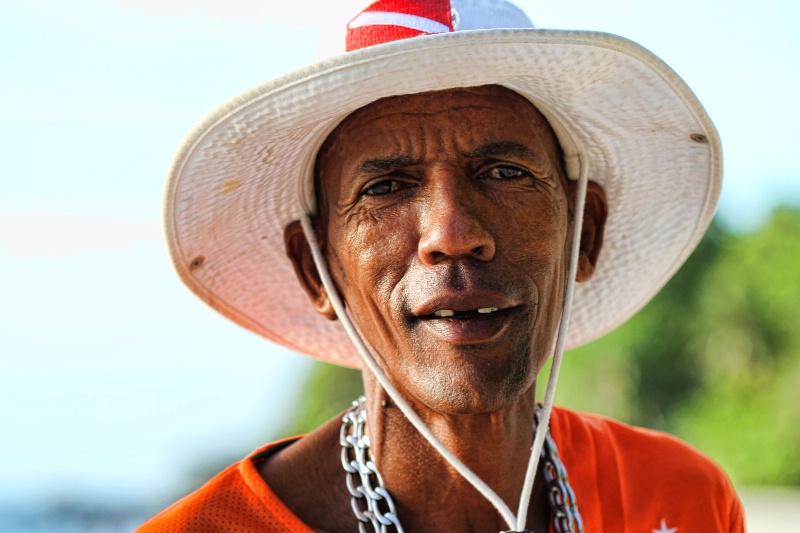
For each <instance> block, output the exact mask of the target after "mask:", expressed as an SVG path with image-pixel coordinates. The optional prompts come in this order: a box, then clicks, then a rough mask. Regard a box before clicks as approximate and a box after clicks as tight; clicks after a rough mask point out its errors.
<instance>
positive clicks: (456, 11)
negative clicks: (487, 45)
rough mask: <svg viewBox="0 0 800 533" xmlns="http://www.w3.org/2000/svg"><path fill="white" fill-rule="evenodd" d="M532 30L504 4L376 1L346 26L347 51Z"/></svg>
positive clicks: (487, 0)
mask: <svg viewBox="0 0 800 533" xmlns="http://www.w3.org/2000/svg"><path fill="white" fill-rule="evenodd" d="M496 28H533V24H532V23H531V21H530V19H528V17H527V16H526V15H525V13H523V12H522V10H521V9H519V8H518V7H516V6H515V5H513V4H511V3H509V2H506V1H505V0H422V1H409V0H379V1H378V2H374V3H372V4H370V5H369V6H367V8H366V9H364V10H363V11H362V12H361V13H359V14H358V15H356V16H355V17H354V18H353V19H352V20H351V21H350V22H349V23H348V24H347V38H346V48H347V51H348V52H349V51H351V50H358V49H359V48H366V47H368V46H374V45H376V44H382V43H388V42H391V41H398V40H400V39H410V38H411V37H419V36H421V35H432V34H436V33H448V32H453V31H464V30H479V29H496Z"/></svg>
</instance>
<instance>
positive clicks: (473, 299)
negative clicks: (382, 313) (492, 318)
mask: <svg viewBox="0 0 800 533" xmlns="http://www.w3.org/2000/svg"><path fill="white" fill-rule="evenodd" d="M516 305H518V304H517V302H515V301H513V300H512V299H511V298H509V297H508V296H506V295H504V294H501V293H498V292H495V291H492V290H483V289H468V290H452V289H447V290H443V291H440V292H438V293H437V294H436V295H435V296H433V297H431V298H429V299H427V300H425V301H424V302H422V303H421V304H419V305H417V306H415V307H414V308H413V309H412V311H411V313H412V314H413V315H414V316H415V317H417V318H421V317H424V316H428V315H433V313H435V312H436V311H439V310H440V309H450V310H452V311H474V310H476V309H483V308H487V307H496V308H498V309H507V308H509V307H515V306H516Z"/></svg>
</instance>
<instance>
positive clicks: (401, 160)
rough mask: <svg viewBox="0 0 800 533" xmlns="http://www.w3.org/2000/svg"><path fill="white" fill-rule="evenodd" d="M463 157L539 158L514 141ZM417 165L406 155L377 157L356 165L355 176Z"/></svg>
mask: <svg viewBox="0 0 800 533" xmlns="http://www.w3.org/2000/svg"><path fill="white" fill-rule="evenodd" d="M463 155H464V156H466V157H470V158H481V157H510V158H514V159H526V160H528V161H538V160H539V157H538V156H537V154H536V152H534V151H533V150H531V149H530V148H528V147H527V146H525V145H524V144H521V143H518V142H514V141H498V142H491V143H486V144H484V145H482V146H479V147H478V148H476V149H475V150H472V151H470V152H465V153H463ZM415 163H417V161H416V160H415V159H414V158H413V157H410V156H407V155H392V156H388V157H378V158H374V159H365V160H364V161H362V162H361V163H359V164H358V167H357V168H356V174H377V173H385V172H391V171H392V170H397V169H401V168H405V167H408V166H411V165H413V164H415Z"/></svg>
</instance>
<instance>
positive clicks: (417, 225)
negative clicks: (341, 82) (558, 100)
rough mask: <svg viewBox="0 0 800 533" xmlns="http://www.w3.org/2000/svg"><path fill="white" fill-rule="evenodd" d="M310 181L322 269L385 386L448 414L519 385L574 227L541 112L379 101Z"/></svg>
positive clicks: (556, 289)
mask: <svg viewBox="0 0 800 533" xmlns="http://www.w3.org/2000/svg"><path fill="white" fill-rule="evenodd" d="M318 180H319V181H318V187H319V189H320V190H319V191H318V194H319V197H320V198H321V214H320V220H319V229H320V231H321V233H322V241H323V242H322V246H323V249H324V251H325V255H326V257H327V260H328V264H329V268H330V271H331V275H332V276H333V278H334V280H335V282H336V284H337V286H338V287H339V290H340V292H341V295H342V297H343V299H344V300H345V302H346V303H347V306H348V307H349V309H350V311H351V312H352V314H353V316H354V319H355V322H356V324H357V325H358V327H359V329H360V330H361V333H362V335H363V337H364V338H365V339H366V341H367V342H368V344H369V345H371V346H372V348H373V349H374V352H375V356H376V358H377V360H378V362H379V364H380V365H381V366H382V367H383V368H384V370H385V371H386V373H387V374H388V375H389V376H390V378H391V379H392V380H393V382H394V383H395V384H396V385H397V386H398V388H400V389H401V390H404V391H405V393H406V395H410V396H411V398H413V399H415V400H416V401H419V402H422V403H423V404H425V405H427V406H428V407H430V408H432V409H435V410H437V411H440V412H446V413H454V414H466V413H476V412H488V411H493V410H496V409H498V408H500V407H503V406H504V405H508V404H509V403H510V402H512V401H514V400H515V399H516V398H518V397H519V395H520V394H522V393H524V392H526V391H528V390H529V388H530V387H531V386H532V384H533V382H534V380H535V377H536V374H537V373H538V371H539V369H540V367H541V366H542V364H543V363H544V362H545V360H546V359H547V357H548V356H549V354H550V353H551V349H552V345H553V339H554V335H555V331H556V327H557V322H558V319H559V317H560V313H561V308H562V303H563V297H564V286H565V277H566V269H567V266H566V265H567V263H568V248H569V246H568V243H569V240H570V239H569V237H570V236H571V221H572V217H571V211H570V209H571V207H570V206H571V200H570V199H571V197H572V195H571V193H570V189H569V188H568V185H567V183H566V180H565V178H564V176H563V175H562V171H561V165H560V159H559V154H558V149H557V142H556V139H555V136H554V135H553V133H552V130H551V128H550V126H549V124H548V123H547V122H546V121H545V119H544V118H543V117H542V116H541V114H540V113H539V112H538V111H537V110H536V109H535V108H534V107H533V106H532V105H531V104H530V103H529V102H528V101H527V100H525V99H524V98H522V97H521V96H519V95H517V94H516V93H513V92H511V91H509V90H507V89H504V88H501V87H497V86H487V87H477V88H469V89H456V90H449V91H442V92H433V93H424V94H419V95H410V96H401V97H394V98H387V99H384V100H380V101H378V102H375V103H373V104H371V105H368V106H366V107H364V108H362V109H360V110H358V111H356V112H355V113H353V114H352V115H350V116H349V117H348V118H347V119H346V120H345V121H344V122H343V123H342V124H341V125H340V126H339V127H338V128H337V129H336V130H335V131H334V132H333V134H332V135H331V136H330V137H329V138H328V140H327V141H326V144H325V146H324V147H323V149H322V150H321V152H320V155H319V159H318Z"/></svg>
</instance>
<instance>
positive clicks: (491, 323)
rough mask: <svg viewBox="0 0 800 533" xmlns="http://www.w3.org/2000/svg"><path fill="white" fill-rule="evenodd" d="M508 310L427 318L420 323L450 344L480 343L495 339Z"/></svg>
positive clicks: (506, 317)
mask: <svg viewBox="0 0 800 533" xmlns="http://www.w3.org/2000/svg"><path fill="white" fill-rule="evenodd" d="M508 318H509V317H508V310H503V311H496V312H494V313H489V314H486V315H477V316H469V317H463V318H428V319H425V320H423V321H422V323H423V324H424V325H425V326H426V327H427V328H428V329H430V330H431V331H433V333H434V334H435V335H436V336H437V337H439V338H441V339H442V340H445V341H447V342H449V343H451V344H480V343H485V342H489V341H491V340H493V339H495V338H496V337H497V336H498V335H500V333H502V331H503V330H504V329H505V327H506V324H507V323H508Z"/></svg>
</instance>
